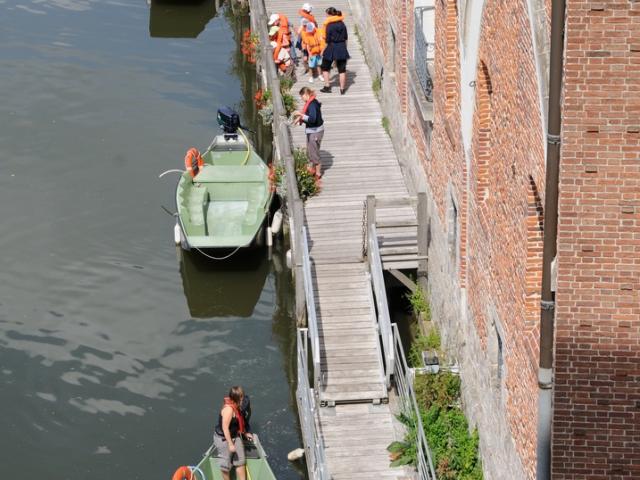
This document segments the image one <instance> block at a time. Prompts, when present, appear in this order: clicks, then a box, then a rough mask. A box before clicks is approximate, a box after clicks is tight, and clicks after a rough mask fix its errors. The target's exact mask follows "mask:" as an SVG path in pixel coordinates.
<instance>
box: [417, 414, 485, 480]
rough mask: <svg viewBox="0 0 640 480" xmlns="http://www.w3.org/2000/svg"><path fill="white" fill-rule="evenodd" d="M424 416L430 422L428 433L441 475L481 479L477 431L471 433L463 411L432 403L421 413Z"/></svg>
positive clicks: (443, 478) (450, 479) (458, 479)
mask: <svg viewBox="0 0 640 480" xmlns="http://www.w3.org/2000/svg"><path fill="white" fill-rule="evenodd" d="M422 420H423V424H424V425H427V428H426V432H425V434H426V436H427V443H428V444H429V446H430V447H431V452H432V453H433V456H434V461H435V468H436V473H437V475H438V478H439V479H441V480H482V464H481V462H480V458H479V456H478V447H479V443H480V439H479V436H478V431H477V430H474V431H473V432H471V433H469V424H468V423H467V419H466V418H465V417H464V414H463V413H462V411H461V410H460V409H459V408H451V409H445V408H440V407H439V406H437V405H433V406H432V407H431V408H430V409H429V410H428V411H427V412H426V413H424V414H423V415H422Z"/></svg>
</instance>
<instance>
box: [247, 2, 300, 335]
mask: <svg viewBox="0 0 640 480" xmlns="http://www.w3.org/2000/svg"><path fill="white" fill-rule="evenodd" d="M249 7H250V9H251V29H252V31H253V32H254V33H256V34H257V35H258V39H259V41H260V43H259V47H258V52H256V60H257V68H258V75H259V76H260V77H261V79H262V83H263V87H265V88H268V89H269V91H270V92H271V101H272V103H273V124H272V130H273V144H274V147H275V160H274V161H275V162H278V163H280V164H282V165H283V166H284V171H285V180H286V185H285V190H286V193H285V204H286V209H287V212H288V214H289V232H290V235H291V254H292V255H291V267H292V269H293V276H294V282H295V294H296V320H297V323H298V325H299V326H300V325H302V326H304V325H306V320H305V310H306V308H305V298H304V286H303V274H302V227H303V225H304V212H303V206H302V200H301V199H300V193H299V192H298V181H297V179H296V171H295V164H294V160H293V154H292V152H291V144H292V142H291V136H290V133H289V128H288V120H287V116H286V111H285V108H284V103H283V101H282V93H281V92H280V78H279V76H278V71H277V69H276V65H275V63H274V62H273V56H272V49H271V46H270V44H269V34H268V32H267V21H266V19H267V18H269V17H268V15H267V12H266V9H265V6H264V0H249Z"/></svg>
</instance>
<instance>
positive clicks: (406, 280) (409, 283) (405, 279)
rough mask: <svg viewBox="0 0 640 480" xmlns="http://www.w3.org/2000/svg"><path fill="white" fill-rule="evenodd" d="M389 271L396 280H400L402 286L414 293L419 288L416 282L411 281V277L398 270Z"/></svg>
mask: <svg viewBox="0 0 640 480" xmlns="http://www.w3.org/2000/svg"><path fill="white" fill-rule="evenodd" d="M387 271H388V272H389V273H390V274H391V275H393V276H394V278H395V279H396V280H398V281H399V282H400V283H401V284H403V285H404V286H405V287H407V288H408V289H409V290H410V291H411V292H412V293H413V292H415V291H416V288H418V286H417V285H416V284H415V283H414V281H413V280H411V279H410V278H409V277H407V276H406V275H405V274H404V273H402V272H401V271H400V270H396V269H395V268H392V269H389V270H387Z"/></svg>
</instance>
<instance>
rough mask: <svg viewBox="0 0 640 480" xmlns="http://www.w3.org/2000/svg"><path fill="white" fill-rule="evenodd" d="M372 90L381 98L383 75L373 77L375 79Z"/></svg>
mask: <svg viewBox="0 0 640 480" xmlns="http://www.w3.org/2000/svg"><path fill="white" fill-rule="evenodd" d="M371 90H373V93H374V94H375V96H376V98H377V99H378V100H380V92H381V91H382V77H381V76H380V75H376V76H375V77H373V81H372V82H371Z"/></svg>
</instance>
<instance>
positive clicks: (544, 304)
mask: <svg viewBox="0 0 640 480" xmlns="http://www.w3.org/2000/svg"><path fill="white" fill-rule="evenodd" d="M540 307H541V308H542V310H553V309H554V308H556V302H554V301H549V300H542V301H540Z"/></svg>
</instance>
